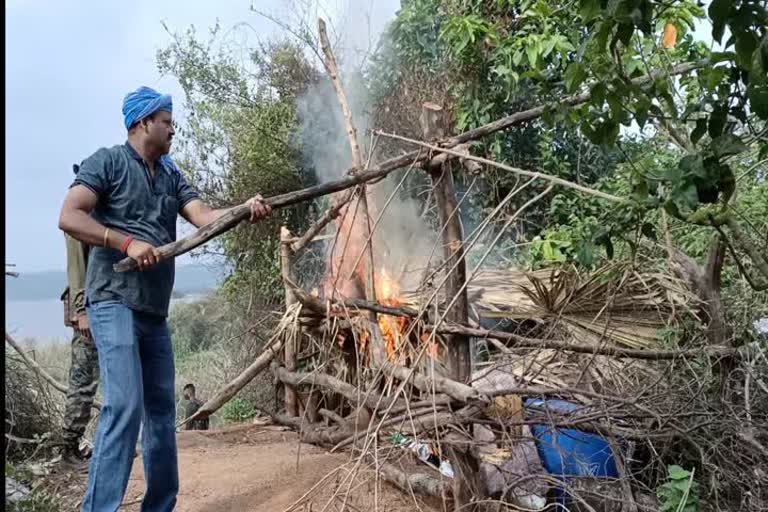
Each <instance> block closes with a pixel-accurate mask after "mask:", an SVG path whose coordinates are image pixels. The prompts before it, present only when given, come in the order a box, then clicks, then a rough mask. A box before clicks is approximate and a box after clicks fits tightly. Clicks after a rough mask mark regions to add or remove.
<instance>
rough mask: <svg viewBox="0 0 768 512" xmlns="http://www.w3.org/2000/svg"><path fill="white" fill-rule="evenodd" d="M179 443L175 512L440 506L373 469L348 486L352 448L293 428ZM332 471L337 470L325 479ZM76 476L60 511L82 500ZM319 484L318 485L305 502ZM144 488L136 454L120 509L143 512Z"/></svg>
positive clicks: (184, 437)
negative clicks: (334, 447)
mask: <svg viewBox="0 0 768 512" xmlns="http://www.w3.org/2000/svg"><path fill="white" fill-rule="evenodd" d="M178 448H179V478H180V491H179V498H178V503H177V506H176V511H178V512H214V511H225V510H226V511H232V512H283V511H288V510H291V511H296V512H310V511H314V512H320V511H329V512H330V511H334V512H336V511H341V510H346V511H349V512H356V511H366V512H374V511H376V512H405V511H410V510H419V509H421V510H423V511H425V512H431V511H433V510H436V509H435V508H434V505H435V504H434V503H431V504H427V503H425V502H423V501H421V500H419V501H418V503H417V502H416V501H415V500H414V498H413V497H410V496H407V495H406V494H405V493H402V492H401V491H399V490H397V489H395V488H394V487H391V486H389V485H388V484H386V483H384V482H381V481H379V483H378V485H376V483H375V478H374V475H373V473H372V472H371V471H360V472H358V473H356V474H357V476H356V478H355V479H354V481H353V482H352V484H351V485H349V484H348V483H347V482H343V480H344V477H345V475H347V474H348V473H349V471H348V468H351V467H352V466H353V463H350V459H349V454H344V453H342V454H331V453H329V452H327V451H326V450H323V449H321V448H318V447H316V446H313V445H307V444H301V443H299V442H298V438H297V436H296V434H295V433H293V432H291V431H286V430H283V429H282V428H281V427H277V426H271V425H267V426H263V425H262V426H259V425H239V426H234V427H228V428H226V429H223V430H217V431H207V432H200V431H197V432H194V431H191V432H180V433H179V434H178ZM340 466H341V467H340ZM329 473H333V474H332V475H330V476H329V477H328V478H325V479H324V477H326V475H328V474H329ZM63 476H64V475H62V477H63ZM73 476H74V475H69V478H72V477H73ZM75 478H76V479H77V480H78V481H77V482H75V481H73V480H72V479H70V480H69V482H68V486H67V487H69V491H70V492H68V493H67V494H68V495H69V499H68V500H67V499H64V500H63V501H64V502H68V503H66V504H63V505H64V508H63V509H62V510H77V506H78V501H79V499H81V498H82V494H81V493H82V490H83V489H84V480H85V475H78V476H77V477H75ZM342 483H343V484H342ZM316 484H319V485H317V486H316ZM314 486H316V488H315V490H314V491H313V492H311V493H310V495H309V496H308V497H307V498H306V499H304V500H303V501H302V498H303V497H304V495H305V493H307V492H308V491H310V490H311V489H312V488H313V487H314ZM347 490H349V492H341V491H347ZM143 492H144V478H143V471H142V464H141V457H138V458H136V459H135V461H134V466H133V472H132V474H131V479H130V481H129V484H128V491H127V492H126V496H125V501H124V505H123V507H122V508H121V510H126V511H129V512H138V511H139V510H140V499H141V496H142V494H143ZM77 494H79V495H78V496H76V495H77ZM334 494H336V496H335V497H334ZM62 498H64V496H62ZM75 498H77V501H76V500H75ZM345 498H346V507H344V506H343V505H344V504H345ZM292 506H293V508H291V507H292Z"/></svg>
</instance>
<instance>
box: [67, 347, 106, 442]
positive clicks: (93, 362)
mask: <svg viewBox="0 0 768 512" xmlns="http://www.w3.org/2000/svg"><path fill="white" fill-rule="evenodd" d="M98 385H99V358H98V354H97V352H96V344H95V343H94V341H93V338H91V337H87V336H83V335H81V334H79V333H77V332H75V334H74V336H73V337H72V363H71V366H70V368H69V386H68V391H67V403H66V405H65V407H64V425H63V429H62V436H63V438H64V441H65V442H68V443H71V444H77V443H79V442H80V438H82V437H83V434H84V433H85V427H86V426H88V422H89V421H90V419H91V406H92V405H93V400H94V397H95V396H96V388H97V387H98Z"/></svg>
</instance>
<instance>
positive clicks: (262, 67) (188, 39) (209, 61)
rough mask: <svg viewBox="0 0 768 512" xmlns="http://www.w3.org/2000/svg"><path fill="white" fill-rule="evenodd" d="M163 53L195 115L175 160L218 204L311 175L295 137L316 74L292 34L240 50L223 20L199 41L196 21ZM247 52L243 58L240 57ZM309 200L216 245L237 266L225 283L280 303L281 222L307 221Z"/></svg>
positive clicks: (163, 63)
mask: <svg viewBox="0 0 768 512" xmlns="http://www.w3.org/2000/svg"><path fill="white" fill-rule="evenodd" d="M171 36H172V39H173V41H172V43H171V44H170V45H169V46H168V47H167V48H165V49H163V50H161V51H159V52H158V55H157V62H158V68H159V70H160V72H161V73H170V74H172V75H174V76H175V77H176V78H177V79H178V80H179V83H180V84H181V86H182V88H183V90H184V93H185V100H186V106H187V108H188V110H189V117H188V119H187V123H186V126H185V127H182V128H180V129H179V132H180V137H179V139H180V143H179V149H178V150H177V152H176V155H175V156H176V158H177V161H178V163H179V166H180V167H181V169H182V170H183V171H184V172H185V173H186V174H187V176H188V177H189V178H190V180H191V181H192V182H194V183H195V184H196V185H197V186H198V187H199V189H200V192H201V194H202V195H203V196H204V197H205V199H206V200H207V201H209V202H210V203H211V204H213V205H217V206H224V205H233V204H237V203H241V202H243V201H245V200H246V199H247V198H249V197H251V196H253V195H254V194H256V193H260V194H262V195H264V196H270V195H275V194H279V193H282V192H286V191H289V190H294V189H297V188H301V187H303V186H308V185H311V184H312V181H313V179H314V177H313V174H312V172H311V169H308V168H307V167H306V166H305V165H304V163H303V162H302V159H301V153H300V148H299V147H298V146H297V144H296V142H295V141H294V139H293V137H292V136H293V133H294V132H295V129H296V124H297V121H296V99H297V97H298V96H299V95H301V94H302V92H303V91H304V90H305V89H306V87H307V86H308V85H309V84H311V83H313V82H314V81H315V80H316V79H317V73H316V71H315V70H314V68H313V67H312V66H311V65H310V64H309V63H308V61H307V60H306V59H305V57H304V55H303V53H302V51H301V49H300V48H299V47H298V46H296V45H294V44H292V43H290V42H288V41H273V42H269V43H266V44H261V45H259V46H257V47H256V48H242V47H239V46H236V45H234V44H233V43H232V41H230V40H228V39H226V38H224V37H223V36H222V34H221V30H220V27H219V26H218V25H216V26H215V27H214V28H213V29H212V30H211V37H210V40H209V41H208V42H206V43H203V42H201V41H200V40H199V39H198V37H197V34H196V32H195V30H194V28H190V29H188V30H187V31H186V32H185V33H183V34H171ZM243 51H245V52H246V53H247V55H248V57H247V59H246V60H245V61H244V62H243V61H241V60H239V59H238V58H237V57H236V55H237V53H238V52H243ZM309 217H310V215H309V207H308V206H304V207H300V208H292V209H289V210H281V211H279V212H277V213H276V214H275V215H274V217H273V219H272V220H270V221H269V222H263V223H259V224H258V225H256V226H253V227H249V228H248V229H235V230H233V231H231V232H229V233H227V234H226V235H224V236H223V237H221V239H220V240H219V241H218V243H217V247H216V248H215V249H210V248H208V249H205V250H207V251H216V250H218V254H219V255H223V256H224V258H225V260H226V261H227V262H228V263H229V264H231V265H232V267H233V272H232V273H231V275H230V276H229V278H228V279H227V281H226V283H225V289H227V290H229V291H230V292H231V296H233V297H235V296H239V297H245V298H246V302H248V301H249V300H250V299H252V298H253V297H256V298H257V299H258V300H259V301H267V302H269V301H279V300H280V299H281V297H282V284H281V281H280V269H279V265H278V263H277V261H278V257H277V254H278V226H280V225H288V226H289V227H290V228H291V229H294V230H298V229H300V228H301V227H303V226H305V225H307V223H308V220H309Z"/></svg>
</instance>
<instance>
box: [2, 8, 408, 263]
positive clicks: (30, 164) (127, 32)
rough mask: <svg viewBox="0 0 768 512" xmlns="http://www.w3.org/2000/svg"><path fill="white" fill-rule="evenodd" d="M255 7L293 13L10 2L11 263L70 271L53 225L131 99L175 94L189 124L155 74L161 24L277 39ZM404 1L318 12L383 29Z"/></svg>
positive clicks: (167, 80) (114, 135)
mask: <svg viewBox="0 0 768 512" xmlns="http://www.w3.org/2000/svg"><path fill="white" fill-rule="evenodd" d="M299 1H302V0H299ZM252 3H253V5H254V6H255V7H256V8H258V9H259V10H262V11H267V12H269V13H274V14H277V15H278V16H284V15H285V13H286V9H288V7H289V4H288V3H287V2H286V0H253V2H251V1H249V0H217V1H215V2H211V1H189V0H162V1H150V0H133V1H131V2H111V1H110V2H105V1H104V0H77V1H62V0H6V2H5V17H6V19H5V23H6V36H5V43H6V46H5V48H6V51H5V58H6V92H5V102H6V118H5V126H6V136H5V143H6V144H5V147H6V154H5V169H6V171H5V185H6V187H5V199H6V201H5V214H6V233H5V247H6V255H5V262H6V263H14V264H16V267H17V268H16V270H17V271H19V272H22V273H23V272H35V271H44V270H63V269H64V268H65V267H66V258H65V253H64V239H63V235H62V233H61V231H59V229H58V227H57V223H58V215H59V210H60V208H61V203H62V200H63V198H64V195H65V194H66V191H67V187H68V186H69V185H70V184H71V182H72V178H73V174H72V164H73V163H79V162H81V161H82V160H83V159H85V158H86V157H88V156H89V155H90V154H92V153H93V152H95V151H96V150H97V149H99V148H100V147H109V146H112V145H114V144H120V143H122V142H124V141H125V138H126V133H125V129H124V127H123V121H122V114H121V107H122V100H123V97H124V96H125V94H126V93H128V92H129V91H131V90H134V89H136V88H137V87H138V86H140V85H147V86H150V87H153V88H156V89H158V90H160V91H162V92H166V93H170V94H173V96H174V116H175V117H176V118H177V121H178V122H179V123H181V124H182V125H183V122H184V110H183V95H182V91H181V87H180V86H179V85H178V83H177V82H176V80H175V79H174V78H173V77H169V76H165V77H163V76H160V74H159V72H158V71H157V66H156V61H155V55H156V52H157V50H158V49H160V48H163V47H166V46H167V45H168V44H169V43H170V41H171V38H170V36H169V34H168V33H167V32H166V31H165V29H164V28H163V26H162V22H165V23H166V25H167V26H168V28H169V29H170V30H171V31H179V32H181V31H183V30H185V29H186V28H188V27H189V26H190V25H194V26H195V27H196V29H197V33H198V34H199V35H200V36H201V37H203V38H204V37H205V35H206V34H207V30H208V29H209V28H210V27H212V26H213V25H214V24H215V23H216V20H217V19H218V20H219V22H220V24H221V26H222V28H223V29H224V30H227V29H230V28H232V27H234V26H235V25H236V24H238V23H242V22H245V23H248V24H249V25H250V28H251V29H252V30H251V31H250V32H251V33H252V34H254V37H257V38H259V39H268V38H270V37H272V36H275V35H277V34H278V33H279V31H280V28H279V27H277V25H275V24H274V23H273V22H271V21H269V20H267V19H265V18H263V17H261V16H259V15H257V14H255V13H254V12H251V10H250V8H251V4H252ZM398 4H399V2H398V1H396V0H378V3H376V2H373V0H362V1H361V0H358V1H355V0H326V1H323V2H321V9H323V11H324V12H325V14H326V16H327V17H328V18H329V22H330V23H331V24H332V25H333V24H334V21H335V23H336V24H338V25H339V26H341V25H343V24H344V20H346V19H348V16H349V12H353V13H354V12H355V11H357V10H359V9H360V6H362V7H363V8H364V9H365V8H367V9H369V10H370V12H374V13H375V14H374V16H372V19H373V20H374V22H375V23H378V24H383V22H385V21H386V20H387V19H388V18H390V17H391V16H393V15H394V13H395V10H396V8H397V5H398ZM352 5H354V6H355V8H354V9H351V8H350V6H352ZM172 154H173V153H171V155H172ZM189 232H190V228H189V227H186V228H184V229H183V231H182V233H189ZM185 262H189V259H188V257H185V256H183V257H181V258H179V263H180V264H183V263H185Z"/></svg>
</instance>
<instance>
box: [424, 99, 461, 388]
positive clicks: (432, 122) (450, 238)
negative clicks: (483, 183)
mask: <svg viewBox="0 0 768 512" xmlns="http://www.w3.org/2000/svg"><path fill="white" fill-rule="evenodd" d="M420 121H421V129H422V132H423V135H424V139H425V140H428V141H434V140H439V139H441V138H443V137H444V136H445V132H446V127H445V126H446V121H445V117H444V113H443V109H442V107H440V106H439V105H435V104H434V103H425V104H424V105H422V111H421V118H420ZM427 170H428V172H429V174H430V176H431V177H432V184H433V186H434V189H435V201H436V202H437V209H438V212H439V215H440V225H441V226H444V228H443V230H442V238H443V259H444V263H445V265H446V269H447V272H448V279H447V280H446V282H445V296H446V297H447V298H448V300H449V301H450V300H451V299H452V298H453V297H456V296H458V297H457V300H456V302H455V303H454V305H453V306H452V307H451V309H450V311H448V312H447V314H446V317H445V319H446V320H447V321H449V322H452V323H457V324H466V323H468V320H469V302H468V300H467V290H466V287H465V286H464V283H465V282H466V280H467V266H466V262H465V261H464V235H463V233H462V228H461V219H460V217H459V211H458V201H457V200H456V190H455V189H454V186H453V176H452V175H451V168H450V164H447V163H446V164H442V165H440V166H439V167H436V168H430V169H427ZM454 267H455V268H454ZM447 343H448V368H449V371H450V374H451V377H452V378H453V379H454V380H457V381H459V382H469V378H470V374H471V372H472V361H471V357H470V351H469V338H468V337H467V336H463V335H461V334H451V335H448V336H447Z"/></svg>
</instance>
